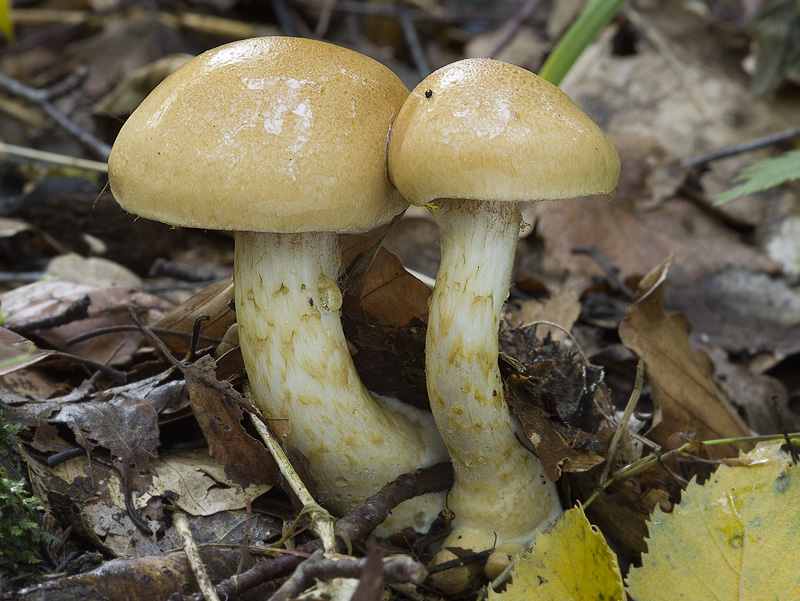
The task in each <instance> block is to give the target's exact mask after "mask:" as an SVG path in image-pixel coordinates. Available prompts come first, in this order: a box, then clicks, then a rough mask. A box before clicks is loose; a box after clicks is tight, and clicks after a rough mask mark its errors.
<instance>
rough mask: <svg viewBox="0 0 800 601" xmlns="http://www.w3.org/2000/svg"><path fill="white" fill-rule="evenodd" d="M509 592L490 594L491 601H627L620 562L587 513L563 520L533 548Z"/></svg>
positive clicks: (576, 512)
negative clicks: (623, 588) (591, 522)
mask: <svg viewBox="0 0 800 601" xmlns="http://www.w3.org/2000/svg"><path fill="white" fill-rule="evenodd" d="M511 575H512V578H513V582H512V583H511V584H509V585H508V587H507V588H506V590H505V592H502V593H495V592H493V591H489V601H597V600H599V599H602V600H604V601H621V600H622V599H624V598H625V593H624V592H623V590H622V575H621V574H620V571H619V566H618V565H617V557H616V555H614V553H613V552H612V551H611V549H609V548H608V545H607V544H606V541H605V539H604V538H603V535H602V534H600V532H599V531H598V530H597V528H595V527H594V526H592V525H591V524H590V523H589V520H587V519H586V516H585V515H584V513H583V509H582V508H581V507H574V508H572V509H570V510H568V511H565V512H564V514H563V515H562V516H561V517H560V518H559V519H558V521H557V522H556V523H555V525H554V526H553V527H552V528H551V529H550V530H549V531H548V532H546V533H545V534H540V535H539V536H537V537H536V542H535V543H534V544H533V548H532V549H531V550H530V551H529V552H527V553H526V554H525V555H523V556H522V557H520V558H519V559H517V561H516V563H515V565H514V570H513V571H512V573H511Z"/></svg>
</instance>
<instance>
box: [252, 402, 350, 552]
mask: <svg viewBox="0 0 800 601" xmlns="http://www.w3.org/2000/svg"><path fill="white" fill-rule="evenodd" d="M250 419H251V421H252V423H253V425H254V426H255V428H256V430H257V431H258V435H259V436H260V437H261V440H263V441H264V444H265V445H266V446H267V449H269V452H270V454H271V455H272V457H273V458H274V459H275V463H277V464H278V468H279V469H280V470H281V474H282V475H283V477H284V478H285V479H286V481H287V482H288V483H289V486H290V487H291V489H292V492H293V493H294V494H295V495H296V496H297V498H298V499H300V502H301V503H302V504H303V511H305V512H308V513H310V514H311V528H312V530H313V531H314V533H315V534H316V535H317V536H319V537H320V539H321V540H322V543H323V547H324V548H325V549H326V550H333V549H334V548H336V533H335V530H336V522H335V520H334V518H333V516H332V515H331V514H330V513H328V511H327V510H325V509H323V508H322V507H321V506H320V505H319V504H318V503H317V502H316V501H315V500H314V497H312V496H311V493H310V492H309V491H308V489H307V488H306V486H305V484H303V480H302V479H301V478H300V475H299V474H298V473H297V472H296V471H295V469H294V467H293V466H292V462H291V461H289V458H288V457H287V456H286V453H285V452H284V451H283V447H281V445H280V443H279V442H278V438H277V437H276V436H275V434H273V432H272V430H270V428H269V426H268V425H267V423H266V420H264V418H263V417H262V416H260V415H254V414H250Z"/></svg>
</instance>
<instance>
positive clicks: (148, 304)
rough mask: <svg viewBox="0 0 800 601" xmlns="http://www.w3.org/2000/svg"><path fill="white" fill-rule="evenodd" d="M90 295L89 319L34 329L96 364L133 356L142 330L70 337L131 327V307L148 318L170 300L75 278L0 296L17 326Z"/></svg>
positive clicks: (54, 344) (10, 324)
mask: <svg viewBox="0 0 800 601" xmlns="http://www.w3.org/2000/svg"><path fill="white" fill-rule="evenodd" d="M83 296H88V297H89V300H90V304H89V315H88V317H87V318H86V319H82V320H80V321H75V322H72V323H67V324H66V325H62V326H58V327H53V328H46V329H44V328H43V329H41V330H37V331H36V336H37V337H38V338H40V339H42V340H43V341H45V342H47V344H49V345H50V346H52V347H53V348H54V349H56V350H61V351H64V352H68V353H72V354H74V355H78V356H80V357H83V358H85V359H90V360H92V361H96V362H98V363H105V362H108V361H109V359H111V363H112V364H122V363H126V362H128V361H130V359H131V357H132V355H133V353H134V351H135V350H136V349H137V348H138V346H139V344H140V343H141V339H142V338H141V334H140V333H139V332H138V331H126V332H114V333H111V334H106V335H103V336H98V337H96V338H90V339H89V340H85V341H83V342H78V343H77V344H71V345H70V344H67V340H69V339H70V338H72V337H73V336H77V335H79V334H85V333H86V332H89V331H91V330H96V329H99V328H104V327H108V326H123V325H124V326H130V325H131V320H130V317H129V315H128V307H134V308H135V309H136V312H137V314H139V315H140V316H142V317H143V319H144V321H145V322H148V321H151V320H153V319H157V318H158V317H159V316H160V315H161V314H162V313H164V312H166V311H169V310H170V309H172V305H171V304H170V303H168V302H167V301H164V300H162V299H160V298H158V297H156V296H153V295H151V294H148V293H146V292H142V291H141V290H132V289H129V288H121V287H113V286H112V287H97V286H91V285H88V284H75V283H72V282H35V283H33V284H28V285H27V286H21V287H19V288H15V289H13V290H10V291H8V292H5V293H3V294H2V295H0V303H1V304H2V307H3V311H4V313H5V322H6V325H7V326H8V327H9V328H11V329H14V327H16V326H19V325H22V324H26V323H29V322H31V321H35V320H39V319H41V318H43V317H52V316H54V315H58V314H60V313H63V312H64V311H65V310H66V309H67V307H69V306H70V305H71V304H72V303H73V302H74V301H76V300H77V299H79V298H81V297H83Z"/></svg>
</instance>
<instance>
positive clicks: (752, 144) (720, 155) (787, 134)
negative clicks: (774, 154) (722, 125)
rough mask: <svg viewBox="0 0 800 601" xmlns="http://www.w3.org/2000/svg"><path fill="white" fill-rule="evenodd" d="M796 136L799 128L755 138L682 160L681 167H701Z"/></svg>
mask: <svg viewBox="0 0 800 601" xmlns="http://www.w3.org/2000/svg"><path fill="white" fill-rule="evenodd" d="M798 136H800V126H798V127H793V128H791V129H787V130H784V131H780V132H777V133H774V134H770V135H768V136H764V137H762V138H756V139H755V140H750V141H748V142H742V143H741V144H735V145H734V146H728V147H727V148H723V149H721V150H717V151H716V152H712V153H710V154H704V155H701V156H697V157H694V158H691V159H686V160H683V161H681V167H702V166H703V165H706V164H707V163H710V162H712V161H716V160H719V159H724V158H727V157H730V156H734V155H737V154H741V153H743V152H750V151H751V150H757V149H759V148H763V147H765V146H771V145H772V144H777V143H778V142H785V141H786V140H791V139H792V138H797V137H798Z"/></svg>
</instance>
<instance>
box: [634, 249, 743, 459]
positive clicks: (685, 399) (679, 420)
mask: <svg viewBox="0 0 800 601" xmlns="http://www.w3.org/2000/svg"><path fill="white" fill-rule="evenodd" d="M671 261H672V258H671V257H668V258H667V259H665V260H664V261H663V262H662V263H661V265H659V266H658V267H656V268H655V269H653V270H652V271H651V272H650V273H648V274H647V275H646V276H645V277H644V279H642V281H641V283H640V286H639V290H638V291H637V298H636V301H635V302H634V303H633V304H632V305H631V306H630V308H629V309H628V316H627V317H626V318H625V320H624V321H623V322H622V324H620V327H619V335H620V339H621V340H622V342H623V344H625V346H627V347H628V348H629V349H630V350H632V351H633V352H634V353H636V355H638V356H639V357H640V358H641V359H642V360H643V361H644V363H645V366H646V368H647V377H648V381H649V383H650V385H651V387H652V389H653V397H654V400H655V403H656V405H657V408H658V411H657V413H658V416H659V417H658V418H657V419H655V420H654V426H653V428H652V429H651V431H650V433H649V436H650V437H651V438H652V439H653V440H654V441H656V442H657V443H659V444H662V445H664V444H666V442H667V440H668V439H669V437H670V436H672V435H673V434H675V433H678V432H682V433H684V434H687V435H690V434H695V435H696V436H697V439H698V440H701V441H702V440H712V439H717V438H730V437H738V436H747V435H748V434H749V432H748V429H747V426H746V425H745V423H744V422H743V421H742V419H741V418H740V417H739V416H738V414H737V413H736V411H735V410H734V409H733V407H731V405H730V403H729V402H728V401H727V399H725V397H724V396H723V395H722V394H721V393H720V392H719V390H718V389H717V388H716V386H715V385H714V382H713V380H712V378H711V377H710V375H709V374H708V373H706V372H704V371H703V370H702V369H700V367H699V366H698V363H697V359H696V357H695V354H694V351H693V350H692V348H691V346H690V345H689V336H688V324H687V323H686V320H685V318H684V317H683V316H682V315H680V314H670V315H667V314H666V313H665V310H664V282H665V281H666V277H667V272H668V270H669V267H670V264H671ZM709 452H710V453H711V454H712V455H713V456H714V457H723V456H726V455H731V454H736V452H737V451H736V448H734V447H733V446H731V445H725V446H714V447H711V448H709Z"/></svg>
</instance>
